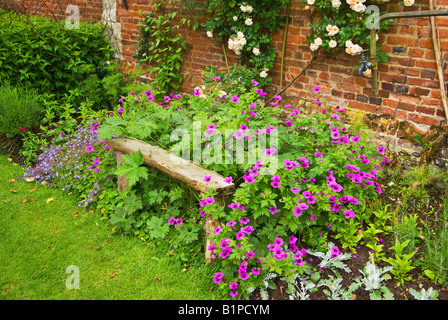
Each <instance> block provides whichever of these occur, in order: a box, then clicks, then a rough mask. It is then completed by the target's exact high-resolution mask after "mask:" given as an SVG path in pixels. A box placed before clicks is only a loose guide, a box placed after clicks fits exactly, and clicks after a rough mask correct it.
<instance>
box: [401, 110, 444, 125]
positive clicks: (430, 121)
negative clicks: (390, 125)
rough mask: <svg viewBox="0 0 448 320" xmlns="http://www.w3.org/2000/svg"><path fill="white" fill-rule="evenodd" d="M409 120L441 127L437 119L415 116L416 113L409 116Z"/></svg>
mask: <svg viewBox="0 0 448 320" xmlns="http://www.w3.org/2000/svg"><path fill="white" fill-rule="evenodd" d="M408 119H409V120H410V121H414V122H417V123H422V124H427V125H429V126H439V125H440V120H439V119H436V118H434V117H430V116H425V115H420V114H415V113H410V114H408Z"/></svg>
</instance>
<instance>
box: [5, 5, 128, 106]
mask: <svg viewBox="0 0 448 320" xmlns="http://www.w3.org/2000/svg"><path fill="white" fill-rule="evenodd" d="M103 28H104V26H103V25H101V24H91V23H87V22H81V23H80V28H79V29H76V28H73V29H68V28H66V27H65V26H64V25H63V24H62V23H60V22H55V21H54V20H52V19H50V18H46V17H41V16H27V15H20V14H17V13H14V12H8V13H7V12H4V11H0V78H1V79H3V81H10V82H11V84H12V85H16V84H20V85H21V86H24V87H29V88H34V89H36V90H38V92H40V93H44V92H45V93H49V94H54V96H55V98H56V99H57V100H60V99H62V98H64V97H65V96H66V95H70V93H69V92H70V91H71V90H79V91H78V95H73V94H71V97H72V98H73V99H74V101H72V104H73V105H74V106H77V105H79V104H80V103H81V102H82V101H85V100H86V99H90V100H91V101H94V108H95V109H103V108H105V107H108V106H111V105H113V104H114V103H115V101H116V98H117V96H118V93H117V90H118V89H119V88H120V87H121V84H122V79H121V75H120V74H119V73H116V64H115V62H114V60H113V50H112V49H111V48H110V47H109V43H108V40H107V38H106V37H105V35H104V33H103V30H104V29H103ZM112 87H115V89H114V90H111V89H112Z"/></svg>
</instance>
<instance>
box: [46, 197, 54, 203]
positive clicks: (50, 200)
mask: <svg viewBox="0 0 448 320" xmlns="http://www.w3.org/2000/svg"><path fill="white" fill-rule="evenodd" d="M53 201H54V199H53V198H48V199H47V201H45V203H50V202H53Z"/></svg>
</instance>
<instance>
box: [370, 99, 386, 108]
mask: <svg viewBox="0 0 448 320" xmlns="http://www.w3.org/2000/svg"><path fill="white" fill-rule="evenodd" d="M369 103H370V104H376V105H378V106H380V105H381V104H382V103H383V99H382V98H379V97H369Z"/></svg>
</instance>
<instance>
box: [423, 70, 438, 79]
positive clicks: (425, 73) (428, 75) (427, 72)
mask: <svg viewBox="0 0 448 320" xmlns="http://www.w3.org/2000/svg"><path fill="white" fill-rule="evenodd" d="M435 76H436V72H435V71H432V70H426V69H425V70H422V71H421V77H422V78H427V79H434V78H435Z"/></svg>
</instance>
